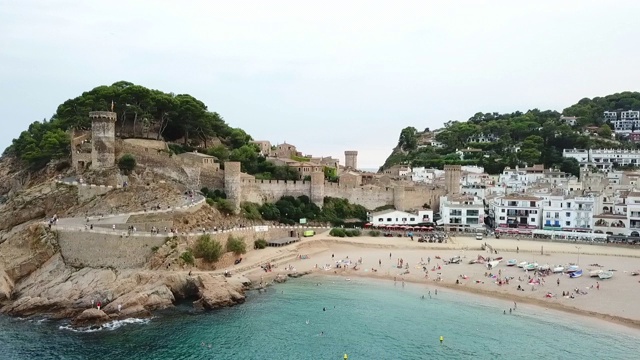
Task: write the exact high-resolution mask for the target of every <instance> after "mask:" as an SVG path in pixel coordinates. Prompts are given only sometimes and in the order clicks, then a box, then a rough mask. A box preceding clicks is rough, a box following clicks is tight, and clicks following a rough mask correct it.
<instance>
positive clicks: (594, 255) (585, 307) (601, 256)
mask: <svg viewBox="0 0 640 360" xmlns="http://www.w3.org/2000/svg"><path fill="white" fill-rule="evenodd" d="M487 242H490V245H492V246H495V248H497V249H510V248H513V249H515V248H516V247H517V248H519V249H522V253H517V252H504V251H500V252H499V256H502V257H503V258H504V259H505V260H504V261H506V259H510V258H511V257H514V258H515V257H516V256H519V257H520V258H523V260H524V258H525V257H527V258H532V257H533V258H534V259H535V258H536V257H538V258H539V259H538V260H539V261H538V262H540V264H545V263H550V264H553V263H558V264H560V263H562V264H567V263H569V262H570V260H569V258H573V256H575V255H577V254H576V251H572V249H573V248H575V245H573V244H566V243H547V242H535V241H517V240H504V239H501V240H499V241H496V240H493V241H490V240H489V241H487ZM483 243H484V242H483ZM474 245H475V246H476V249H471V246H474ZM480 245H481V244H480V243H479V242H477V241H475V240H473V239H471V238H467V239H464V238H462V239H461V237H458V238H453V239H452V241H451V242H450V243H449V244H428V243H427V244H423V243H420V244H418V243H416V242H410V241H408V240H407V239H406V238H402V239H398V240H396V239H391V240H388V239H380V238H367V237H361V238H353V239H348V240H347V239H344V238H337V239H336V238H331V237H326V236H325V237H319V238H316V239H313V240H310V241H305V242H302V243H300V244H299V245H297V247H296V250H297V251H298V254H301V255H303V254H304V255H308V256H310V258H311V259H306V260H305V259H296V260H292V261H289V262H287V263H285V264H281V265H287V266H291V267H293V268H294V269H295V271H287V270H284V269H282V266H281V267H279V268H277V269H276V270H275V272H274V273H265V272H264V271H262V270H261V269H254V270H252V271H250V272H247V273H246V276H247V277H248V278H250V279H252V281H254V283H256V284H257V283H258V282H259V281H260V280H259V279H260V278H261V277H263V278H266V279H267V281H268V279H271V278H273V277H275V276H277V275H285V276H287V275H288V274H290V273H293V272H299V273H304V272H310V273H309V274H308V275H306V276H310V277H318V278H327V277H337V278H349V277H359V278H367V279H373V280H382V281H393V280H394V278H396V279H397V280H398V281H402V280H404V281H405V282H407V283H411V284H418V285H426V286H429V287H431V286H433V287H435V288H441V289H447V290H451V291H455V292H458V293H460V294H471V295H474V296H478V297H482V298H492V299H495V300H501V301H505V302H506V301H508V302H510V303H511V302H517V303H521V304H527V305H532V306H535V307H536V308H539V309H541V310H552V311H560V312H562V313H563V314H568V315H571V316H574V315H577V316H580V317H582V318H583V319H584V320H588V319H592V320H599V321H606V322H608V323H611V324H616V325H621V326H624V327H626V328H628V329H633V330H640V310H636V309H635V308H633V307H632V304H634V301H635V300H634V299H635V298H636V295H638V296H640V286H639V284H638V282H637V281H636V279H635V278H634V277H631V276H630V274H628V272H629V271H632V270H631V269H632V268H630V266H635V265H636V264H634V261H635V262H637V260H636V257H637V256H638V253H640V251H638V249H626V248H615V247H600V246H599V247H597V248H596V247H592V248H588V247H585V251H583V252H581V254H580V256H582V259H581V260H583V261H581V263H584V264H593V263H598V261H600V263H607V262H612V263H614V265H615V266H616V267H620V270H619V271H617V272H616V276H614V278H613V279H610V280H606V281H602V280H599V279H593V278H589V277H588V274H587V277H583V278H579V279H569V278H568V277H566V276H555V275H552V276H549V277H548V278H549V279H548V280H547V281H548V282H549V285H547V286H546V287H545V286H539V287H537V288H536V289H535V290H533V289H532V290H531V291H528V290H527V291H524V292H520V291H515V289H511V288H515V287H516V286H517V284H519V283H518V282H514V283H512V284H511V285H508V286H498V285H494V284H492V281H491V279H490V278H485V277H484V276H483V275H484V274H483V273H485V272H487V271H488V270H487V269H486V268H485V267H484V266H482V265H480V264H473V265H471V264H468V261H469V260H470V259H473V258H475V256H476V254H478V255H480V254H482V255H483V256H491V255H487V254H486V252H483V251H482V250H479V249H477V247H479V246H480ZM541 246H544V247H545V248H546V249H547V251H546V252H545V254H544V255H540V254H539V252H538V254H537V255H536V250H535V249H539V248H540V247H541ZM416 250H418V251H419V252H417V251H416ZM389 251H391V252H393V253H394V254H393V255H392V256H391V259H390V258H389V253H388V252H389ZM383 252H384V254H383ZM396 253H397V254H396ZM434 253H437V254H439V255H440V257H441V258H442V260H444V259H448V258H449V257H453V256H456V255H461V256H462V257H463V258H464V259H463V263H462V264H456V265H444V264H443V261H442V260H435V261H432V264H431V266H433V265H434V264H435V263H436V262H437V263H439V264H440V266H441V270H438V272H440V273H441V274H442V280H441V281H434V279H433V276H432V274H435V273H436V272H435V271H434V272H432V271H428V273H429V275H430V278H428V279H425V278H424V276H423V274H424V272H422V270H416V268H417V267H418V266H415V265H412V266H411V267H410V269H409V270H410V271H411V272H410V274H407V275H401V274H399V273H398V274H396V273H397V272H399V271H400V270H404V269H395V268H389V266H388V265H389V263H390V262H393V261H395V260H396V258H399V257H403V258H404V259H405V261H407V262H409V261H410V262H411V264H417V263H418V261H417V259H419V258H424V259H426V258H427V256H428V255H427V254H431V257H434V256H435V255H434ZM465 254H466V255H468V256H465ZM331 255H335V257H334V258H333V259H332V256H331ZM349 255H351V259H352V260H354V261H355V260H357V259H358V258H359V257H363V261H362V264H361V265H360V266H359V269H358V270H353V269H351V268H349V269H344V268H340V269H336V268H331V270H330V271H325V270H323V266H324V265H325V264H327V265H328V264H332V262H333V261H335V260H337V259H343V258H345V257H349ZM354 255H357V256H354ZM383 255H384V256H385V257H382V256H383ZM540 258H542V259H540ZM410 259H411V260H410ZM372 260H373V261H372ZM379 261H382V262H383V264H380V265H379ZM504 261H503V264H504ZM316 262H318V264H317V265H318V268H316V267H315V266H316ZM352 266H353V264H352ZM588 267H589V266H586V267H584V268H585V270H587V268H588ZM611 267H613V265H611V266H609V267H606V268H605V269H609V268H611ZM625 267H627V269H625ZM370 269H371V270H378V271H368V270H370ZM498 269H501V270H504V271H505V273H506V272H509V274H510V275H511V276H514V277H516V278H517V277H519V276H523V275H524V274H525V273H524V271H523V270H522V269H519V268H516V267H506V266H504V265H501V266H499V268H496V269H495V271H498ZM451 270H453V272H454V273H456V275H455V276H453V277H452V276H451V275H450V274H451V272H452V271H451ZM518 271H519V272H520V273H519V274H518ZM416 273H417V274H418V276H416ZM458 274H459V275H462V274H465V275H466V276H468V277H467V278H466V279H464V280H462V279H461V278H460V277H459V275H458ZM516 275H519V276H516ZM556 278H557V279H559V281H561V282H562V287H561V286H560V284H558V286H556V284H555V281H556ZM456 280H460V284H456ZM523 280H524V279H523ZM576 280H577V281H576ZM598 280H599V281H598ZM476 281H482V283H478V282H476ZM596 282H600V283H602V287H603V288H602V290H600V289H598V290H596V289H595V288H593V286H594V285H595V284H596ZM520 284H521V285H523V286H524V287H525V288H528V287H529V285H528V284H526V282H521V283H520ZM565 284H569V285H565ZM631 284H634V286H633V287H631V286H630V285H631ZM585 285H586V286H585ZM574 288H576V289H581V291H584V290H582V289H587V290H586V292H588V293H589V294H588V295H579V296H576V298H575V299H568V298H563V297H562V296H560V295H559V294H558V295H557V296H556V295H554V297H553V298H546V297H545V296H544V295H545V294H546V292H547V291H548V292H554V293H555V292H558V291H563V290H566V289H571V290H573V289H574ZM622 290H624V291H622ZM612 301H617V302H618V303H619V304H620V303H622V304H626V307H621V306H619V305H616V304H610V302H612ZM612 309H613V311H612ZM625 310H627V311H626V312H625Z"/></svg>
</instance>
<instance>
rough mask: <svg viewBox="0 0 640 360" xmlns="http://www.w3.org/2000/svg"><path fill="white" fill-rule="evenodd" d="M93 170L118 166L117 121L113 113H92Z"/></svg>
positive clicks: (90, 115)
mask: <svg viewBox="0 0 640 360" xmlns="http://www.w3.org/2000/svg"><path fill="white" fill-rule="evenodd" d="M89 118H90V119H91V144H92V145H91V168H92V169H105V168H110V167H112V166H114V165H115V164H116V119H117V115H116V113H114V112H111V111H92V112H90V113H89Z"/></svg>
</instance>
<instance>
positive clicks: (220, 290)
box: [1, 254, 245, 325]
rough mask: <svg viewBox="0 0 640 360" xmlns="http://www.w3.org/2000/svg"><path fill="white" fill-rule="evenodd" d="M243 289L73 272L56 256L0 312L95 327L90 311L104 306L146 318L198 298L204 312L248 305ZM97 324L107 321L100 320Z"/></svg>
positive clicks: (143, 275) (196, 280)
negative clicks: (50, 318)
mask: <svg viewBox="0 0 640 360" xmlns="http://www.w3.org/2000/svg"><path fill="white" fill-rule="evenodd" d="M244 289H245V286H244V285H243V284H242V282H241V281H227V280H226V279H225V278H224V277H223V276H220V275H217V276H216V275H212V274H208V273H207V274H201V275H197V276H189V275H188V274H186V273H178V272H171V271H148V270H126V271H114V270H111V269H92V268H83V269H80V270H77V269H73V268H70V267H68V266H66V265H65V264H64V261H63V259H62V257H61V256H60V254H56V255H54V256H53V257H51V259H50V260H49V261H47V262H46V263H45V264H44V265H43V266H42V267H40V268H39V269H38V270H36V271H35V272H33V273H32V274H30V275H29V276H28V277H27V278H26V279H23V280H22V281H21V282H20V283H18V284H17V286H16V287H15V289H14V293H15V297H16V300H15V301H13V302H11V303H9V304H7V305H5V306H4V307H3V308H2V309H1V311H2V312H4V313H7V314H10V315H16V316H31V315H36V314H38V315H45V314H46V315H48V316H51V317H53V318H75V320H74V323H76V320H77V322H81V323H83V325H86V323H88V322H91V319H92V318H91V317H90V316H89V315H90V314H94V315H95V314H97V313H95V312H90V313H86V310H87V309H91V308H92V306H96V305H97V303H98V302H100V303H101V305H102V311H103V312H104V313H105V314H107V315H108V316H112V317H118V318H120V317H133V316H135V317H144V316H149V315H150V312H151V311H154V310H159V309H164V308H167V307H170V306H173V304H174V303H175V302H176V301H177V300H181V299H190V298H193V299H198V300H197V301H196V305H197V306H198V307H202V308H205V309H213V308H217V307H221V306H231V305H235V304H238V303H242V302H244V299H245V297H244ZM96 320H97V322H98V323H99V322H100V321H102V320H104V319H102V318H100V319H96Z"/></svg>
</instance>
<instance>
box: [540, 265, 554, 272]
mask: <svg viewBox="0 0 640 360" xmlns="http://www.w3.org/2000/svg"><path fill="white" fill-rule="evenodd" d="M549 269H551V266H549V264H544V265H540V266H538V271H547V270H549Z"/></svg>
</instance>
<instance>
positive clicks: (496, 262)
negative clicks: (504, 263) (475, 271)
mask: <svg viewBox="0 0 640 360" xmlns="http://www.w3.org/2000/svg"><path fill="white" fill-rule="evenodd" d="M498 264H500V260H493V261H489V263H487V269H493V268H495V267H496V266H498Z"/></svg>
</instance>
